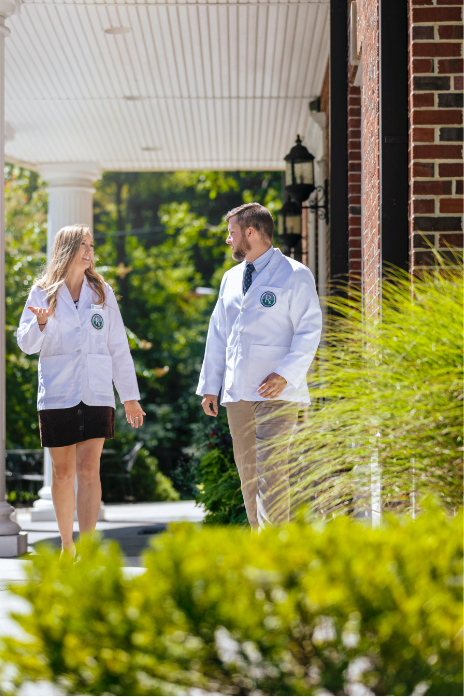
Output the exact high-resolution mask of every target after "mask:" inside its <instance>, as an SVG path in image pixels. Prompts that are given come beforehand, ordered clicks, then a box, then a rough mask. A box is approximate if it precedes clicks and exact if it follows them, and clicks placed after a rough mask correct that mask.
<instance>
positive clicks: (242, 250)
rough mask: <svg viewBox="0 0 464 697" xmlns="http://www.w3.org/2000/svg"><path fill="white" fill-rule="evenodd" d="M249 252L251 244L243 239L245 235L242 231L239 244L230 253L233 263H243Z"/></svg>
mask: <svg viewBox="0 0 464 697" xmlns="http://www.w3.org/2000/svg"><path fill="white" fill-rule="evenodd" d="M250 250H251V244H250V243H249V242H248V240H247V238H246V237H245V233H244V232H243V231H242V236H241V238H240V242H239V244H238V245H237V247H236V248H235V250H234V251H233V252H232V259H234V260H235V261H243V260H244V259H245V257H246V255H247V254H248V252H249V251H250Z"/></svg>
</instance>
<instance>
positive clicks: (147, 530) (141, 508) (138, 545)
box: [0, 501, 205, 581]
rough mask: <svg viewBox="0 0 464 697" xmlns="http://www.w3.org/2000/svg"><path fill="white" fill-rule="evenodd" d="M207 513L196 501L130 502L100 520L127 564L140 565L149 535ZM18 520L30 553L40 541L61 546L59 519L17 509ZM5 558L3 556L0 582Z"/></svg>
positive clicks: (110, 509)
mask: <svg viewBox="0 0 464 697" xmlns="http://www.w3.org/2000/svg"><path fill="white" fill-rule="evenodd" d="M204 516H205V512H204V510H203V508H201V507H198V506H197V505H196V504H195V501H173V502H171V501H169V502H158V503H127V504H115V505H109V506H108V505H106V506H104V507H103V518H104V519H103V520H101V521H99V522H98V523H97V530H99V531H100V532H101V533H102V535H103V537H104V538H105V539H111V540H117V542H118V543H119V545H120V547H121V549H122V551H123V553H124V555H125V557H126V563H127V566H140V555H141V553H142V552H143V550H144V549H145V548H146V547H147V546H148V544H149V541H150V537H152V536H153V535H157V534H159V533H160V532H163V531H164V530H165V529H166V527H167V525H168V524H169V523H173V522H180V521H183V520H186V521H189V522H192V523H200V522H201V521H202V520H203V518H204ZM16 520H17V522H18V523H19V525H20V526H21V528H22V530H23V531H25V532H27V533H28V542H29V548H28V551H29V552H30V553H34V551H35V547H36V545H37V544H38V543H40V542H48V543H49V544H52V545H56V546H60V544H61V542H60V534H59V531H58V525H57V523H56V521H37V522H32V521H31V514H30V512H29V511H28V510H24V509H18V510H17V512H16ZM78 536H79V526H78V523H77V522H75V523H74V537H75V539H77V538H78ZM1 567H2V560H1V559H0V581H1Z"/></svg>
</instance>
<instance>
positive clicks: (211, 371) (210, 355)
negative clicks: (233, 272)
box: [196, 276, 227, 395]
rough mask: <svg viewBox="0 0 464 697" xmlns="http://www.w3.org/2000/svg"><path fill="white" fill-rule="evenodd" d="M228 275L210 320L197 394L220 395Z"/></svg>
mask: <svg viewBox="0 0 464 697" xmlns="http://www.w3.org/2000/svg"><path fill="white" fill-rule="evenodd" d="M225 283H226V276H224V278H223V279H222V283H221V288H220V291H219V298H218V301H217V303H216V307H215V308H214V311H213V314H212V315H211V319H210V322H209V328H208V336H207V337H206V348H205V357H204V360H203V365H202V367H201V372H200V380H199V382H198V387H197V392H196V393H197V394H199V395H204V394H214V395H218V394H219V390H220V389H221V386H222V379H223V377H224V371H225V368H226V346H227V334H226V313H225V308H224V300H223V291H224V286H225Z"/></svg>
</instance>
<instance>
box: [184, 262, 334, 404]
mask: <svg viewBox="0 0 464 697" xmlns="http://www.w3.org/2000/svg"><path fill="white" fill-rule="evenodd" d="M244 264H245V262H243V263H242V264H238V265H237V266H235V267H234V268H232V269H230V270H229V271H227V272H226V273H225V274H224V278H223V279H222V283H221V289H220V291H219V298H218V301H217V304H216V307H215V309H214V312H213V314H212V317H211V321H210V324H209V330H208V337H207V340H206V350H205V358H204V361H203V366H202V369H201V373H200V381H199V383H198V388H197V394H199V395H204V394H213V395H218V394H219V390H220V389H221V390H222V392H221V404H226V403H227V402H238V401H239V400H241V399H243V400H245V401H250V402H255V401H262V400H266V398H265V397H261V395H260V394H258V392H257V389H258V387H259V385H260V383H261V381H262V380H263V379H264V378H265V377H266V376H267V375H269V373H273V372H275V373H278V374H279V375H281V376H282V377H284V378H285V379H286V380H287V385H286V387H285V389H284V390H283V392H282V394H281V395H280V397H279V399H282V400H285V401H288V402H300V403H303V404H309V403H310V399H309V393H308V386H307V382H306V374H307V372H308V369H309V367H310V365H311V363H312V360H313V358H314V356H315V354H316V351H317V347H318V345H319V340H320V336H321V331H322V313H321V309H320V306H319V300H318V297H317V292H316V286H315V283H314V278H313V275H312V273H311V271H310V270H309V269H308V268H307V267H306V266H304V265H303V264H300V263H299V262H297V261H294V260H293V259H289V258H288V257H285V256H284V255H283V254H282V253H281V252H280V250H279V249H275V250H274V254H273V255H272V257H271V260H270V262H269V263H268V265H267V266H266V267H265V268H264V269H263V270H262V271H261V273H260V274H259V275H258V276H257V278H256V279H254V280H253V283H252V285H251V287H250V289H249V290H248V292H247V294H246V295H243V290H242V286H243V272H244Z"/></svg>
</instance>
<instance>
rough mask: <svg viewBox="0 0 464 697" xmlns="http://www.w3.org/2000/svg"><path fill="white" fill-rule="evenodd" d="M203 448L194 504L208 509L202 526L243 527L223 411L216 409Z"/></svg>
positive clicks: (241, 504)
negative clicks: (197, 491) (203, 452)
mask: <svg viewBox="0 0 464 697" xmlns="http://www.w3.org/2000/svg"><path fill="white" fill-rule="evenodd" d="M203 447H204V449H205V450H206V452H205V454H204V455H203V456H202V458H201V459H200V462H199V464H198V478H199V480H200V484H199V486H198V489H199V493H198V495H197V497H196V501H197V503H201V504H202V505H203V506H204V507H205V508H206V510H207V514H206V518H205V523H215V524H219V525H226V524H236V525H243V524H246V523H247V521H248V519H247V515H246V511H245V503H244V501H243V494H242V490H241V486H240V476H239V474H238V470H237V467H236V465H235V462H234V453H233V448H232V437H231V435H230V432H229V426H228V423H227V416H226V411H225V409H220V410H219V416H218V417H217V418H216V419H215V421H214V424H213V426H212V428H211V429H210V431H209V439H208V441H207V442H206V443H204V444H203Z"/></svg>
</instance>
